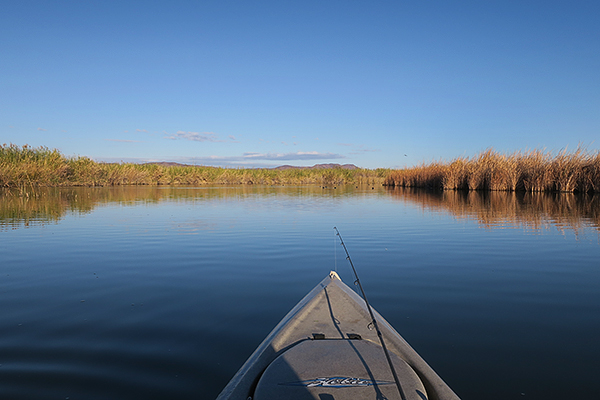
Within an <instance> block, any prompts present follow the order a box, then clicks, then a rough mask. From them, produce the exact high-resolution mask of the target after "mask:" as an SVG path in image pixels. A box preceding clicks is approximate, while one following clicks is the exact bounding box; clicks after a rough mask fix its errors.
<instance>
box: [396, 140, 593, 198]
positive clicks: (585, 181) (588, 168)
mask: <svg viewBox="0 0 600 400" xmlns="http://www.w3.org/2000/svg"><path fill="white" fill-rule="evenodd" d="M384 185H387V186H397V187H419V188H428V189H434V190H488V191H506V192H521V191H522V192H530V193H539V192H568V193H597V192H599V191H600V152H596V153H590V152H588V151H586V150H584V149H582V148H578V149H577V150H575V151H573V152H567V151H566V150H563V151H561V152H559V153H558V154H556V155H552V154H551V153H550V152H546V151H542V150H532V151H527V152H521V151H518V152H514V153H510V154H504V153H499V152H497V151H495V150H493V149H488V150H486V151H484V152H483V153H481V154H479V155H477V156H475V157H473V158H467V157H459V158H456V159H454V160H452V161H450V162H433V163H429V164H422V165H419V166H417V167H414V168H409V169H403V170H395V171H391V172H390V173H389V175H388V176H387V178H386V179H385V181H384Z"/></svg>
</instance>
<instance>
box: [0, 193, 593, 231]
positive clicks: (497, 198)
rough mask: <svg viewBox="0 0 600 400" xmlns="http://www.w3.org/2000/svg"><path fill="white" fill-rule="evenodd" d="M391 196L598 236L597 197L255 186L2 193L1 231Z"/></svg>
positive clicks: (491, 223)
mask: <svg viewBox="0 0 600 400" xmlns="http://www.w3.org/2000/svg"><path fill="white" fill-rule="evenodd" d="M365 195H368V196H373V195H379V196H384V197H385V196H391V197H392V198H394V199H397V200H399V201H402V202H406V203H411V204H418V205H419V206H421V207H422V208H424V209H427V210H433V211H436V212H446V213H450V214H452V215H453V216H455V217H456V218H466V219H471V220H476V221H477V222H478V223H479V224H481V225H482V226H484V227H486V228H506V227H513V228H514V227H519V228H525V229H533V230H540V229H544V228H548V227H555V228H558V229H561V230H572V231H574V232H575V233H578V232H579V231H580V230H582V229H584V228H589V227H592V228H594V229H596V230H600V196H598V195H576V194H572V193H560V194H545V193H505V192H475V191H471V192H457V191H444V192H429V191H424V190H417V189H410V188H394V189H385V188H372V187H355V186H340V187H321V186H318V185H313V186H301V187H298V186H254V185H243V186H242V185H240V186H229V187H199V188H198V187H168V186H167V187H166V186H116V187H107V188H84V187H76V188H37V189H29V190H26V191H25V190H21V189H13V190H10V189H1V190H0V230H7V229H16V228H20V227H28V226H32V225H44V224H49V223H56V222H58V221H60V220H61V219H62V218H63V217H64V216H65V215H68V214H86V213H90V212H92V211H93V210H94V209H95V208H96V207H101V206H105V205H111V204H121V205H135V204H152V203H160V202H162V201H171V202H172V201H175V202H178V201H183V202H185V201H204V200H206V201H208V200H241V199H244V198H257V197H258V198H260V197H271V196H282V197H290V198H294V199H297V198H298V197H303V198H305V199H306V198H323V197H328V198H330V199H332V200H335V199H339V198H347V197H354V196H365Z"/></svg>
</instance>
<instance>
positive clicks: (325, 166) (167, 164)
mask: <svg viewBox="0 0 600 400" xmlns="http://www.w3.org/2000/svg"><path fill="white" fill-rule="evenodd" d="M144 164H154V165H160V166H163V167H197V166H198V165H191V164H181V163H176V162H167V161H161V162H149V163H144ZM331 168H341V169H358V167H357V166H356V165H354V164H343V165H342V164H315V165H313V166H312V167H298V166H294V165H280V166H279V167H273V168H266V169H277V170H284V169H331ZM249 169H262V168H249Z"/></svg>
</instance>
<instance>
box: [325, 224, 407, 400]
mask: <svg viewBox="0 0 600 400" xmlns="http://www.w3.org/2000/svg"><path fill="white" fill-rule="evenodd" d="M333 229H335V232H336V235H337V236H338V237H339V238H340V242H341V245H342V247H343V248H344V251H345V252H346V260H348V262H350V266H351V267H352V272H354V277H355V278H356V280H355V281H354V284H355V285H358V287H359V289H360V292H361V294H362V298H363V300H364V301H365V304H366V305H367V310H368V311H369V315H370V316H371V324H372V325H373V327H374V328H375V331H376V332H377V336H378V337H379V342H380V343H381V347H382V348H383V352H384V353H385V358H386V359H387V362H388V364H389V366H390V370H391V371H392V375H393V376H394V381H395V382H396V387H397V388H398V392H399V393H400V398H401V399H402V400H406V396H404V391H403V390H402V385H401V384H400V379H398V374H397V373H396V368H394V364H393V363H392V359H391V358H390V353H389V352H388V349H387V346H386V345H385V341H384V340H383V335H382V333H381V331H380V330H379V325H377V320H376V319H375V315H373V310H372V309H371V306H370V305H369V301H368V300H367V295H366V294H365V291H364V290H363V287H362V284H361V283H360V279H358V274H357V273H356V268H354V263H352V259H351V258H350V253H348V249H347V248H346V245H345V244H344V240H343V239H342V235H340V232H339V231H338V229H337V228H336V227H335V226H334V227H333Z"/></svg>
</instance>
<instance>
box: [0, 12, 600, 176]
mask: <svg viewBox="0 0 600 400" xmlns="http://www.w3.org/2000/svg"><path fill="white" fill-rule="evenodd" d="M2 9H3V10H2V13H1V14H0V19H1V24H0V58H1V61H0V143H14V144H18V145H23V144H29V145H32V146H41V145H43V146H47V147H50V148H57V149H59V150H60V151H61V152H63V153H64V154H65V155H67V156H76V155H79V156H88V157H91V158H93V159H96V160H100V161H134V162H143V161H177V162H184V163H192V164H203V165H220V166H232V167H255V166H261V167H263V166H277V165H282V164H292V165H313V164H317V163H330V162H333V163H340V164H346V163H351V164H356V165H358V166H360V167H364V168H378V167H384V168H389V167H404V166H410V165H415V164H419V163H422V162H429V161H433V160H440V159H441V160H449V159H452V158H455V157H458V156H473V155H475V154H477V153H479V152H481V151H483V150H485V149H486V148H489V147H493V148H495V149H496V150H498V151H501V152H512V151H516V150H527V149H537V148H544V149H547V150H549V151H558V150H561V149H563V148H565V147H567V148H569V149H575V148H576V147H577V146H578V145H579V144H582V145H584V146H586V147H587V148H588V150H590V151H596V150H597V149H599V148H600V143H599V142H598V141H597V139H598V138H600V2H599V1H597V0H595V1H527V0H520V1H509V0H504V1H351V0H346V1H325V0H321V1H301V2H300V1H298V2H294V1H292V2H284V1H259V0H257V1H227V0H221V1H180V0H171V1H162V2H155V1H150V0H147V1H126V0H121V1H110V0H104V1H59V0H56V1H27V0H23V1H12V2H4V3H3V6H2Z"/></svg>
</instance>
